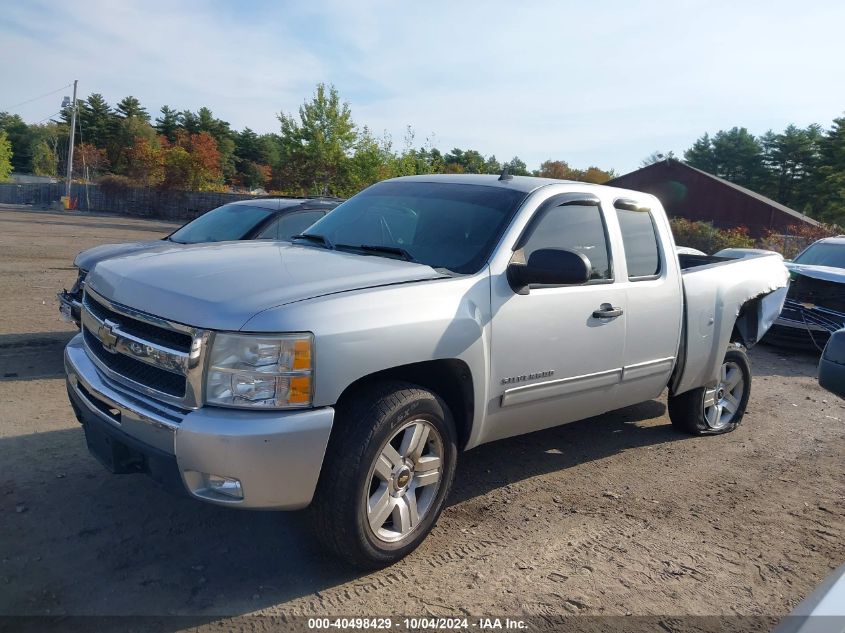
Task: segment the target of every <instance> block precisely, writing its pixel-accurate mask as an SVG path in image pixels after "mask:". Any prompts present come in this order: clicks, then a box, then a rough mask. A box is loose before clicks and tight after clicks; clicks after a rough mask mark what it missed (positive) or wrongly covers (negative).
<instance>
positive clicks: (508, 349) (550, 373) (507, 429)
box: [484, 194, 627, 441]
mask: <svg viewBox="0 0 845 633" xmlns="http://www.w3.org/2000/svg"><path fill="white" fill-rule="evenodd" d="M542 248H559V249H567V250H571V251H575V252H579V253H582V254H583V255H585V256H586V257H587V259H589V261H590V264H591V271H590V279H589V281H588V282H587V283H585V284H581V285H575V286H538V287H535V286H532V287H531V288H530V290H529V292H528V293H527V294H517V293H515V292H514V290H513V289H512V288H511V286H510V285H509V283H508V280H507V275H506V271H501V272H500V273H498V274H496V273H492V277H491V285H492V297H491V307H492V314H493V318H492V328H491V329H492V337H491V338H492V343H491V372H490V385H489V393H490V395H491V398H490V401H489V409H488V422H487V425H485V438H484V441H488V440H493V439H499V438H502V437H508V436H512V435H518V434H521V433H527V432H530V431H534V430H538V429H542V428H546V427H551V426H556V425H558V424H562V423H564V422H570V421H573V420H580V419H583V418H587V417H590V416H592V415H596V414H598V413H602V412H605V411H609V410H612V409H614V408H615V403H616V399H617V392H618V388H619V383H620V381H621V378H622V363H623V354H624V346H625V318H626V317H625V309H626V308H627V306H626V295H625V291H624V289H621V288H620V287H618V286H617V284H616V283H615V279H614V272H613V257H612V252H611V251H612V249H611V246H610V241H609V240H608V232H607V227H606V222H605V217H604V214H603V211H602V208H601V205H600V204H599V202H598V199H596V198H595V197H594V196H591V195H589V194H587V195H585V196H578V197H575V196H573V195H572V194H564V195H561V196H555V197H553V198H551V199H550V200H549V201H547V202H546V203H544V204H543V205H541V207H540V208H539V209H538V210H537V212H536V213H535V215H534V217H533V218H532V220H531V222H529V224H528V225H527V227H526V230H525V232H524V233H523V235H522V236H521V237H520V238H519V240H518V241H517V243H516V244H515V251H514V257H515V258H520V257H524V258H525V260H524V261H527V260H528V257H529V256H530V254H531V253H532V252H533V251H535V250H538V249H542ZM607 304H609V306H610V307H613V308H618V309H619V310H621V313H620V314H619V315H618V316H613V317H603V316H597V315H596V314H598V313H599V311H601V310H602V307H603V306H604V308H605V311H606V312H608V310H607V308H608V305H607ZM594 312H595V313H596V314H594Z"/></svg>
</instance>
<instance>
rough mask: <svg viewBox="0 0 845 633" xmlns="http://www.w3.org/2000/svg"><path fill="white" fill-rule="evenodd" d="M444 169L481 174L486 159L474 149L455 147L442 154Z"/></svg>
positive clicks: (460, 172) (452, 171)
mask: <svg viewBox="0 0 845 633" xmlns="http://www.w3.org/2000/svg"><path fill="white" fill-rule="evenodd" d="M443 162H444V164H445V171H447V172H451V173H458V174H483V173H485V171H484V164H485V162H486V159H485V158H484V156H482V155H481V153H480V152H478V151H476V150H474V149H467V150H463V149H460V148H458V147H455V148H453V149H452V151H450V152H449V153H448V154H445V155H444V156H443Z"/></svg>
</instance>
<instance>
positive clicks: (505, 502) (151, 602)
mask: <svg viewBox="0 0 845 633" xmlns="http://www.w3.org/2000/svg"><path fill="white" fill-rule="evenodd" d="M169 230H172V229H171V227H169V226H168V225H164V224H160V223H154V222H149V221H143V220H130V219H125V218H115V217H106V216H100V217H95V216H80V215H78V214H63V213H36V212H20V211H14V210H10V209H0V377H2V378H0V614H5V615H12V614H21V615H22V614H70V615H80V614H87V615H95V614H96V615H168V614H185V615H195V616H199V617H200V618H201V619H202V621H203V622H206V623H208V624H209V625H215V623H216V625H215V626H220V625H223V626H226V625H227V624H231V622H230V621H227V623H221V622H219V621H220V620H221V618H225V616H236V615H242V614H248V613H253V612H261V613H264V614H338V615H362V616H367V615H370V616H372V615H384V614H389V613H402V614H406V615H417V616H422V615H426V614H442V615H460V614H463V613H467V614H473V615H491V614H492V615H511V616H515V615H524V616H530V615H550V614H586V615H620V616H622V615H626V614H635V615H653V614H674V615H682V614H697V615H709V614H722V615H731V614H742V615H772V616H774V615H778V614H784V613H786V612H788V611H789V610H790V609H791V608H792V607H794V606H795V604H796V603H797V602H798V601H799V600H800V599H801V598H803V597H804V596H805V595H806V594H807V593H808V592H809V591H810V590H811V589H812V588H813V587H814V586H815V585H817V584H818V583H819V582H820V581H821V580H822V579H823V578H824V577H825V576H826V575H827V574H828V573H829V572H830V571H831V570H832V569H833V568H834V567H836V566H837V565H839V564H840V563H842V562H843V561H845V538H843V537H845V507H843V500H844V499H845V460H843V455H845V407H843V403H842V401H840V400H838V399H837V398H836V397H835V396H833V395H830V394H828V393H826V392H824V391H822V390H821V389H820V388H819V387H818V386H817V384H816V382H815V379H814V376H815V363H816V360H817V359H816V358H815V357H814V356H812V355H794V354H791V355H787V354H784V353H783V352H781V351H779V350H777V349H775V348H767V347H763V346H761V347H758V348H755V349H754V350H753V351H752V354H751V356H752V362H753V365H754V372H755V379H754V387H753V392H752V396H751V402H750V405H749V412H748V414H747V415H746V418H745V422H744V424H743V425H742V427H741V428H740V429H739V430H738V431H737V432H735V433H733V434H730V435H727V436H723V437H713V438H690V437H686V436H684V435H680V434H678V433H675V432H673V431H672V429H671V427H670V426H669V421H668V418H667V415H666V407H665V401H664V400H662V399H661V400H659V401H652V402H648V403H645V404H643V405H640V406H637V407H633V408H629V409H625V410H622V411H619V412H615V413H612V414H609V415H605V416H601V417H599V418H594V419H591V420H587V421H584V422H579V423H574V424H570V425H567V426H564V427H560V428H557V429H553V430H550V431H544V432H540V433H536V434H533V435H529V436H526V437H522V438H517V439H513V440H507V441H502V442H498V443H495V444H491V445H487V446H484V447H481V448H479V449H476V450H474V451H471V452H469V453H467V454H466V455H464V456H463V461H462V463H461V465H460V468H459V471H458V474H457V478H456V486H455V490H454V492H453V494H452V497H451V501H450V506H449V508H448V509H447V510H446V511H445V513H444V515H443V517H442V518H441V520H440V522H439V524H438V525H437V527H436V529H435V530H434V532H433V534H432V535H431V536H430V537H429V539H428V540H427V541H426V542H425V543H424V544H423V545H422V546H421V547H420V548H419V549H418V550H417V551H416V552H415V553H414V554H413V555H412V556H411V557H409V558H408V559H407V560H405V561H404V562H402V563H400V564H398V565H396V566H395V567H393V568H390V569H386V570H383V571H380V572H376V573H372V574H364V575H361V574H358V573H356V572H353V571H350V570H348V569H343V568H340V567H339V566H338V565H337V564H336V563H335V562H334V561H333V560H332V559H330V558H327V557H325V556H323V555H322V553H321V552H320V551H319V550H318V549H317V547H316V545H315V543H314V542H313V540H312V538H311V536H310V534H309V529H308V522H307V520H306V517H305V516H304V515H302V514H276V513H261V512H238V511H232V510H225V509H221V508H216V507H212V506H208V505H204V504H202V503H199V502H196V501H193V500H190V499H181V498H176V497H173V496H170V495H168V494H167V493H165V492H162V491H160V490H159V489H157V488H156V487H155V485H154V484H153V483H151V482H150V481H149V480H147V479H146V478H145V477H141V476H111V475H108V474H107V473H106V472H105V471H104V470H103V469H102V468H101V467H100V465H99V464H98V463H97V462H95V460H94V459H93V458H92V457H90V456H89V455H88V453H87V451H86V448H85V443H84V439H83V433H82V429H81V427H80V426H79V425H78V424H77V423H76V421H75V419H74V417H73V414H72V413H71V409H70V406H69V405H68V403H67V399H66V395H65V387H64V382H63V378H62V361H61V351H62V346H63V344H64V343H65V342H66V341H67V340H68V339H69V337H70V336H71V335H72V333H73V329H72V328H71V327H69V326H68V325H66V324H63V323H61V322H59V320H58V318H57V310H56V303H55V293H56V291H58V290H60V289H61V288H62V286H69V285H70V284H72V282H73V277H74V273H73V271H72V268H71V260H72V258H73V255H74V254H75V253H76V252H77V251H79V250H81V249H84V248H87V247H89V246H93V245H95V244H99V243H106V242H115V241H129V240H139V239H149V238H151V237H153V236H156V235H161V234H164V233H166V232H168V231H169ZM245 622H248V624H244V623H241V624H238V626H240V627H242V628H250V627H252V628H254V627H258V626H259V624H256V622H260V621H257V620H255V619H252V620H248V621H245Z"/></svg>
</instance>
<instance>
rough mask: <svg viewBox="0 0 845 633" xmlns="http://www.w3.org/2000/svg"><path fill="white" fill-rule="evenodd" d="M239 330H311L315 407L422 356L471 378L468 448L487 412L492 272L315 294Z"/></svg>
mask: <svg viewBox="0 0 845 633" xmlns="http://www.w3.org/2000/svg"><path fill="white" fill-rule="evenodd" d="M242 331H245V332H313V333H314V340H315V344H314V345H315V349H314V367H315V387H314V406H332V405H334V404H336V403H337V400H338V398H339V397H340V395H341V394H342V393H343V391H344V390H345V389H346V388H347V387H348V386H349V385H351V384H352V383H353V382H355V381H356V380H359V379H360V378H363V377H365V376H368V375H370V374H374V373H377V372H380V371H384V370H388V369H392V368H395V367H399V366H403V365H410V364H413V363H419V362H423V361H431V360H443V359H458V360H461V361H463V362H464V363H465V364H466V365H467V367H468V368H469V371H470V373H471V376H472V382H473V394H474V400H475V402H474V407H473V409H474V412H475V413H474V417H475V419H474V420H473V423H472V430H471V432H470V437H469V445H470V446H471V445H472V444H473V439H474V436H475V432H477V430H478V428H479V426H480V424H479V422H480V419H479V418H480V416H482V415H483V412H484V411H485V410H486V405H485V403H486V400H487V385H488V384H489V381H488V374H489V369H488V368H489V360H488V359H489V342H490V277H489V271H488V270H487V269H486V268H485V269H484V270H483V271H482V272H481V273H478V274H476V275H472V276H462V277H447V278H443V279H436V280H429V281H419V282H410V283H403V284H397V285H393V286H383V287H379V288H370V289H365V290H357V291H351V292H343V293H338V294H335V295H329V296H323V297H318V298H315V299H309V300H306V301H300V302H297V303H293V304H288V305H284V306H280V307H278V308H274V309H271V310H267V311H265V312H262V313H259V314H258V315H256V316H255V317H253V318H252V319H250V320H249V321H248V322H247V323H246V324H245V325H244V327H243V328H242Z"/></svg>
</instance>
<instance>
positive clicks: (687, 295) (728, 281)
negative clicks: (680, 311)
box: [672, 255, 789, 393]
mask: <svg viewBox="0 0 845 633" xmlns="http://www.w3.org/2000/svg"><path fill="white" fill-rule="evenodd" d="M682 279H683V286H684V334H683V337H682V339H681V350H680V351H679V357H680V361H679V363H678V368H677V370H676V373H675V378H674V379H673V381H672V392H673V393H683V392H685V391H689V390H690V389H695V388H697V387H702V386H710V385H713V384H716V382H717V378H718V375H719V369H720V367H721V365H722V359H723V358H724V356H725V351H726V350H727V348H728V344H729V343H730V342H731V334H732V333H733V331H734V326H736V327H737V331H738V333H739V337H738V338H739V340H740V342H742V343H743V344H744V345H745V346H746V347H751V346H752V345H754V344H755V343H756V342H757V341H759V340H760V339H761V338H762V337H763V335H764V334H765V333H766V331H767V330H768V329H769V327H770V326H771V325H772V323H773V322H774V320H775V319H776V318H777V316H778V314H780V310H781V308H782V307H783V302H784V299H786V289H787V284H788V281H789V272H788V271H787V269H786V266H784V264H783V260H782V259H780V258H779V257H775V256H772V255H765V256H760V257H749V258H746V259H735V260H727V261H718V262H714V263H710V264H706V265H703V266H697V267H692V268H687V269H685V270H683V272H682Z"/></svg>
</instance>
